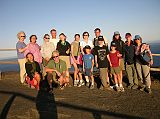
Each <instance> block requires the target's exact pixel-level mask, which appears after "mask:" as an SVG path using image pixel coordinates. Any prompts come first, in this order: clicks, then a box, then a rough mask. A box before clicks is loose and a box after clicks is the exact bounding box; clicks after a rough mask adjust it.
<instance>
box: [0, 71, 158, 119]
mask: <svg viewBox="0 0 160 119" xmlns="http://www.w3.org/2000/svg"><path fill="white" fill-rule="evenodd" d="M158 75H159V74H158ZM159 76H160V75H159ZM159 76H157V75H156V78H159ZM18 77H19V76H18V72H5V73H4V74H3V76H2V78H3V79H2V80H0V112H1V115H0V119H5V118H7V119H39V118H40V119H130V118H131V119H159V118H160V80H159V79H156V78H155V77H152V94H148V93H146V92H141V91H140V90H129V89H127V88H126V83H124V86H125V92H123V93H120V92H116V91H107V90H99V89H97V88H95V89H93V90H90V89H89V88H87V87H86V86H82V87H80V88H78V87H73V86H72V87H66V88H65V89H64V90H60V89H54V94H49V93H47V92H46V91H44V90H40V91H36V90H35V89H30V88H29V87H28V86H24V85H21V84H20V81H19V79H18ZM71 82H72V81H71Z"/></svg>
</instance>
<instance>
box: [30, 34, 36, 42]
mask: <svg viewBox="0 0 160 119" xmlns="http://www.w3.org/2000/svg"><path fill="white" fill-rule="evenodd" d="M32 37H36V39H37V36H36V35H31V36H30V37H29V40H30V42H31V39H32Z"/></svg>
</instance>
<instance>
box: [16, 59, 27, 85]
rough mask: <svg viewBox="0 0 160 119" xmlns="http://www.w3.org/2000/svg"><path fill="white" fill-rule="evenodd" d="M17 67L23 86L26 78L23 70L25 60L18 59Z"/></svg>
mask: <svg viewBox="0 0 160 119" xmlns="http://www.w3.org/2000/svg"><path fill="white" fill-rule="evenodd" d="M18 63H19V67H20V81H21V83H22V84H23V83H24V81H25V77H26V69H25V63H26V59H25V58H24V59H18Z"/></svg>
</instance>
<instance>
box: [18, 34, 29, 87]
mask: <svg viewBox="0 0 160 119" xmlns="http://www.w3.org/2000/svg"><path fill="white" fill-rule="evenodd" d="M17 38H18V39H19V40H18V42H17V44H16V49H17V57H18V63H19V67H20V81H21V83H22V84H24V83H25V74H26V70H25V63H26V58H25V54H24V52H25V51H26V50H27V46H26V44H25V43H24V40H25V38H26V35H25V33H24V32H23V31H20V32H19V33H18V34H17Z"/></svg>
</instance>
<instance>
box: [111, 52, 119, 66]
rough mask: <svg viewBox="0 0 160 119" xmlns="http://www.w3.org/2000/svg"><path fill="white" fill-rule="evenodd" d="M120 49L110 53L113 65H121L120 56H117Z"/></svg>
mask: <svg viewBox="0 0 160 119" xmlns="http://www.w3.org/2000/svg"><path fill="white" fill-rule="evenodd" d="M118 53H119V51H116V52H115V53H111V52H110V53H109V58H110V61H111V64H112V67H118V66H119V57H118V56H117V55H118Z"/></svg>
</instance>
